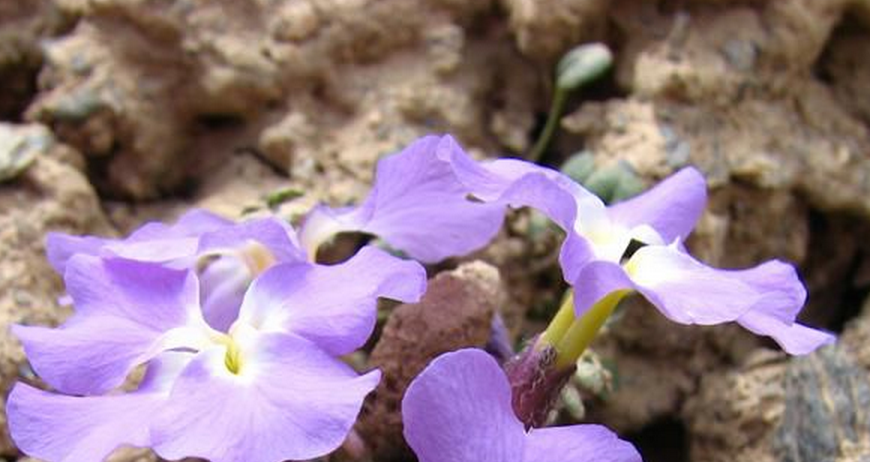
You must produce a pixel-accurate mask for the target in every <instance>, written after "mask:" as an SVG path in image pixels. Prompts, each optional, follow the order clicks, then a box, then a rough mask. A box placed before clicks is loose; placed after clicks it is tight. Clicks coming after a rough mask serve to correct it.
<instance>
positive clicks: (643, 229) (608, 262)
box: [451, 154, 834, 354]
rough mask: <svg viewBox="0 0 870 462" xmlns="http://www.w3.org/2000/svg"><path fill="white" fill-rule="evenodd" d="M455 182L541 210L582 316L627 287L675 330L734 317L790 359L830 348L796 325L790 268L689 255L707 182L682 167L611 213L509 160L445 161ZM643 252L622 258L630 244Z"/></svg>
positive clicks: (484, 196) (798, 292)
mask: <svg viewBox="0 0 870 462" xmlns="http://www.w3.org/2000/svg"><path fill="white" fill-rule="evenodd" d="M451 161H452V165H453V168H454V170H455V171H456V172H457V177H458V178H460V180H461V181H462V182H463V184H465V185H466V186H467V187H468V188H469V192H470V193H471V194H473V195H474V196H475V197H477V198H479V199H481V200H484V201H486V202H493V203H505V204H509V205H511V206H514V207H519V206H530V207H534V208H537V209H539V210H541V211H542V212H543V213H545V214H546V215H547V216H549V217H550V218H551V219H552V220H553V221H554V222H555V223H556V224H558V225H559V226H560V227H561V228H562V229H563V230H565V232H566V236H567V237H566V239H565V242H564V244H563V246H562V250H561V254H560V263H561V267H562V272H563V276H564V278H565V280H566V281H567V282H568V283H569V284H571V285H572V286H573V287H574V290H575V293H576V295H575V297H574V300H575V309H576V314H577V315H578V316H581V315H583V314H584V313H585V312H586V311H587V310H589V309H590V308H591V307H592V305H593V304H595V303H596V302H597V301H598V300H601V299H602V298H603V297H604V296H605V295H607V294H609V293H611V292H614V291H617V290H626V289H627V290H635V291H637V292H639V293H641V294H642V295H643V296H644V297H645V298H646V299H647V300H649V301H650V302H651V303H652V304H653V305H655V306H656V307H657V308H658V309H659V310H660V311H661V312H662V314H664V315H665V316H667V317H668V318H669V319H671V320H673V321H675V322H678V323H682V324H704V325H708V324H719V323H724V322H730V321H736V322H737V323H739V324H740V325H742V326H743V327H745V328H746V329H748V330H750V331H752V332H754V333H756V334H760V335H767V336H770V337H772V338H773V339H774V340H776V342H778V343H779V344H780V346H782V348H783V349H784V350H785V351H787V352H789V353H792V354H805V353H809V352H811V351H813V350H815V349H816V348H818V347H819V346H822V345H825V344H828V343H831V342H833V340H834V337H833V336H832V335H830V334H828V333H825V332H822V331H819V330H816V329H811V328H809V327H806V326H803V325H801V324H799V323H797V322H795V318H796V316H797V314H798V312H799V311H800V309H801V307H803V305H804V301H805V299H806V290H805V289H804V287H803V284H802V283H801V281H800V279H799V278H798V276H797V273H796V271H795V269H794V267H793V266H791V265H789V264H787V263H783V262H781V261H777V260H774V261H769V262H766V263H764V264H762V265H759V266H757V267H754V268H751V269H746V270H739V271H734V270H718V269H714V268H711V267H709V266H707V265H704V264H703V263H701V262H699V261H698V260H696V259H694V258H693V257H692V256H691V255H689V254H688V253H687V252H686V250H685V248H684V246H683V240H684V239H685V238H686V236H687V235H688V234H689V233H690V232H691V231H692V228H694V226H695V224H696V222H697V220H698V218H699V217H700V216H701V213H702V212H703V209H704V206H705V204H706V199H707V195H706V183H705V181H704V178H703V177H702V176H701V174H700V173H699V172H698V171H697V170H695V169H693V168H685V169H683V170H681V171H679V172H677V173H676V174H674V175H672V176H671V177H669V178H667V179H665V180H664V181H663V182H661V183H660V184H658V185H657V186H656V187H654V188H652V189H651V190H649V191H647V192H645V193H644V194H641V195H639V196H637V197H634V198H632V199H629V200H626V201H624V202H620V203H617V204H615V205H612V206H610V207H607V206H605V204H604V203H603V202H602V201H601V199H599V198H598V197H597V196H595V195H594V194H592V193H590V192H589V191H587V190H585V189H583V188H582V187H580V186H579V185H577V184H576V183H574V182H573V181H572V180H571V179H569V178H568V177H566V176H564V175H562V174H561V173H559V172H557V171H554V170H551V169H548V168H544V167H540V166H537V165H535V164H531V163H528V162H523V161H518V160H509V159H505V160H496V161H492V162H485V163H476V162H474V161H472V160H471V159H469V158H468V157H464V156H460V155H458V154H456V155H454V157H453V158H452V159H451ZM632 242H637V243H639V244H640V245H642V247H641V248H640V249H639V250H637V251H636V252H634V253H633V254H631V253H630V252H629V249H630V244H631V243H632Z"/></svg>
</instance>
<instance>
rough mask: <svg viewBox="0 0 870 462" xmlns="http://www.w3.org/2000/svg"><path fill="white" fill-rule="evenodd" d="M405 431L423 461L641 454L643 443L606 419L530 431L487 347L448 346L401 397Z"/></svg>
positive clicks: (605, 459)
mask: <svg viewBox="0 0 870 462" xmlns="http://www.w3.org/2000/svg"><path fill="white" fill-rule="evenodd" d="M402 419H403V422H404V426H405V430H404V432H405V439H406V440H407V441H408V444H409V445H410V446H411V448H412V449H413V450H414V452H415V453H416V454H417V457H418V458H419V459H420V462H445V461H450V462H584V461H588V462H635V461H637V462H640V460H641V458H640V455H639V454H638V452H637V450H635V448H634V447H633V446H632V445H631V444H630V443H627V442H625V441H622V440H620V439H619V438H617V436H616V435H615V434H614V433H613V432H611V431H610V430H608V429H606V428H604V427H602V426H600V425H572V426H566V427H554V428H541V429H538V428H534V429H531V430H530V431H528V432H527V431H526V430H525V429H524V426H523V424H522V422H520V421H519V419H517V417H516V416H515V415H514V411H513V409H512V407H511V388H510V385H509V384H508V380H507V378H506V377H505V374H504V372H503V371H502V370H501V368H500V367H499V366H498V364H497V363H496V361H495V360H494V359H492V357H490V356H489V355H488V354H486V353H484V352H483V351H481V350H475V349H466V350H459V351H456V352H453V353H447V354H444V355H442V356H440V357H438V358H436V359H435V360H434V361H432V363H431V364H429V366H428V367H426V369H425V370H423V372H422V373H420V375H419V376H417V378H415V379H414V381H413V382H411V385H410V386H409V387H408V390H407V392H406V393H405V397H404V398H403V400H402Z"/></svg>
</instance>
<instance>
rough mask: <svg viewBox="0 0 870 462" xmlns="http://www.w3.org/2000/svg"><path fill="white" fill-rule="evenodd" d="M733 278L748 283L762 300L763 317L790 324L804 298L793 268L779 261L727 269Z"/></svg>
mask: <svg viewBox="0 0 870 462" xmlns="http://www.w3.org/2000/svg"><path fill="white" fill-rule="evenodd" d="M731 273H732V274H733V275H734V277H736V278H738V279H740V280H741V281H743V282H744V283H746V284H748V285H750V286H752V287H754V288H755V290H756V291H758V292H759V293H761V294H764V299H763V301H762V302H760V303H759V304H760V305H763V306H764V308H763V310H764V312H765V313H766V314H767V316H773V317H775V318H777V319H779V320H781V321H785V322H787V323H789V324H790V323H792V322H793V321H794V320H795V317H797V315H798V313H799V312H800V310H801V308H803V306H804V302H806V300H807V290H806V288H805V287H804V285H803V283H802V282H801V280H800V278H799V277H798V274H797V271H796V270H795V267H794V266H792V265H789V264H788V263H784V262H781V261H779V260H771V261H767V262H764V263H762V264H760V265H758V266H756V267H754V268H749V269H745V270H737V271H732V272H731Z"/></svg>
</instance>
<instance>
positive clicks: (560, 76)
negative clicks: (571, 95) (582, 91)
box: [556, 43, 613, 91]
mask: <svg viewBox="0 0 870 462" xmlns="http://www.w3.org/2000/svg"><path fill="white" fill-rule="evenodd" d="M612 64H613V53H611V52H610V49H609V48H607V46H606V45H604V44H603V43H589V44H586V45H580V46H578V47H575V48H574V49H572V50H571V51H569V52H568V53H567V54H566V55H565V56H563V57H562V59H561V60H560V61H559V64H558V65H557V66H556V87H558V88H559V89H560V90H563V91H572V90H575V89H577V88H579V87H581V86H583V85H586V84H587V83H589V82H591V81H593V80H595V79H597V78H598V77H601V75H602V74H604V73H605V72H607V70H608V69H610V66H611V65H612Z"/></svg>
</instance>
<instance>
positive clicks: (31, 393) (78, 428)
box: [6, 353, 192, 462]
mask: <svg viewBox="0 0 870 462" xmlns="http://www.w3.org/2000/svg"><path fill="white" fill-rule="evenodd" d="M190 357H192V355H189V354H187V355H185V354H181V353H165V354H164V355H162V356H161V357H160V358H157V359H156V360H155V361H154V363H153V364H151V365H149V368H148V372H147V374H146V377H145V379H144V382H143V384H142V387H141V388H140V390H139V391H136V392H133V393H128V394H123V395H113V396H95V397H74V396H65V395H58V394H52V393H48V392H45V391H42V390H38V389H36V388H33V387H30V386H28V385H25V384H22V383H19V384H17V385H15V387H14V388H13V389H12V392H11V393H10V394H9V399H8V402H7V405H6V413H7V417H8V420H9V431H10V433H11V436H12V439H13V440H14V441H15V444H16V445H17V446H18V447H19V448H20V449H21V450H22V451H23V452H24V453H26V454H27V455H29V456H32V457H36V458H39V459H44V460H51V461H53V462H79V461H101V460H104V459H105V458H106V457H107V456H108V455H109V454H110V453H111V452H112V451H114V450H115V449H117V448H119V447H121V446H125V445H127V446H138V447H147V446H150V444H151V438H150V434H149V429H148V427H149V426H150V424H151V419H149V416H151V415H153V410H154V409H155V408H157V407H158V406H160V404H161V403H162V402H163V400H165V399H166V396H167V393H168V388H167V387H166V386H165V384H167V383H171V382H172V380H173V379H174V378H175V377H176V376H177V374H178V372H180V366H182V365H184V364H186V361H187V359H188V358H190Z"/></svg>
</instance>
